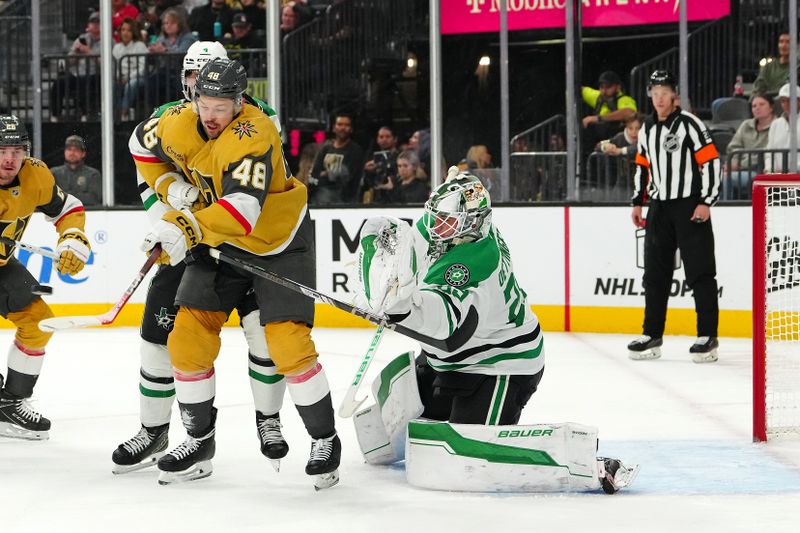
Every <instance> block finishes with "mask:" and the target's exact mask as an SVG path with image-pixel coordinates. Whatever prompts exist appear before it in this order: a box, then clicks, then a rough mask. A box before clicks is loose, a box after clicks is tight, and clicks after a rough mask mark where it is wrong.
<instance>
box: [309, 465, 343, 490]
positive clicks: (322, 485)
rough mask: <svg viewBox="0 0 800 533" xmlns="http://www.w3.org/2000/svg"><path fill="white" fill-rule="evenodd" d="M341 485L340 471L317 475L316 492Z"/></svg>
mask: <svg viewBox="0 0 800 533" xmlns="http://www.w3.org/2000/svg"><path fill="white" fill-rule="evenodd" d="M337 483H339V470H338V469H337V470H334V471H333V472H328V473H327V474H317V475H316V476H315V479H314V490H316V491H320V490H323V489H329V488H331V487H333V486H334V485H336V484H337Z"/></svg>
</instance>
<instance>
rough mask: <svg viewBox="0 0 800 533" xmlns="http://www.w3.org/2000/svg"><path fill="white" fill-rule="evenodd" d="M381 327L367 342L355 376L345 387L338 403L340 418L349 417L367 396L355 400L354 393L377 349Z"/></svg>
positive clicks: (381, 335)
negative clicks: (342, 397) (367, 345)
mask: <svg viewBox="0 0 800 533" xmlns="http://www.w3.org/2000/svg"><path fill="white" fill-rule="evenodd" d="M383 329H384V328H383V326H378V329H377V330H376V331H375V335H374V336H373V337H372V342H370V343H369V348H368V349H367V353H366V354H364V358H363V359H362V360H361V365H360V366H359V367H358V370H357V371H356V376H355V377H354V378H353V382H352V383H351V384H350V386H349V387H348V388H347V394H345V396H344V399H343V400H342V403H341V404H340V405H339V416H340V417H342V418H350V417H351V416H353V413H355V412H356V409H358V408H359V407H360V406H361V404H362V403H364V401H366V399H367V398H368V396H364V397H363V398H361V399H360V400H356V393H357V392H358V387H359V385H361V380H362V379H364V376H365V375H366V374H367V369H368V368H369V364H370V363H371V362H372V357H373V356H374V355H375V352H376V351H378V345H379V344H380V343H381V338H382V337H383Z"/></svg>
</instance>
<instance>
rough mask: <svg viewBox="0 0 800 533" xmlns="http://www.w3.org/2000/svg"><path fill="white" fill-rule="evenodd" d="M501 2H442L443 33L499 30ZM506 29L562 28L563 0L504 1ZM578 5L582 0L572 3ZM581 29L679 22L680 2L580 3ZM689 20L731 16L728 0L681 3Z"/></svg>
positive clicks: (625, 0)
mask: <svg viewBox="0 0 800 533" xmlns="http://www.w3.org/2000/svg"><path fill="white" fill-rule="evenodd" d="M500 1H501V0H441V20H442V22H441V28H442V34H445V35H446V34H455V33H479V32H497V31H500ZM506 1H507V2H508V29H509V30H530V29H536V28H559V27H564V22H565V14H564V6H565V5H566V0H506ZM575 1H576V2H579V1H581V0H575ZM582 1H583V4H582V6H583V7H582V17H583V26H585V27H592V26H634V25H639V24H662V23H669V22H678V19H679V17H680V0H582ZM684 1H686V2H688V3H687V5H686V10H687V16H688V19H689V20H712V19H717V18H720V17H724V16H726V15H729V14H730V11H731V5H730V4H731V3H730V0H691V1H690V0H684Z"/></svg>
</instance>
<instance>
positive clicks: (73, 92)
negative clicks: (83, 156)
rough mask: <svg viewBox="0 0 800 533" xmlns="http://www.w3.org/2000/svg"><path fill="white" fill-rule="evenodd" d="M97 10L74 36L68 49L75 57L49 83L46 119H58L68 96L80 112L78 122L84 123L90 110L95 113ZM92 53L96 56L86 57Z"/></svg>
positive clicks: (98, 19) (98, 27) (97, 83)
mask: <svg viewBox="0 0 800 533" xmlns="http://www.w3.org/2000/svg"><path fill="white" fill-rule="evenodd" d="M99 54H100V13H98V12H97V11H95V12H93V13H92V14H91V15H89V20H88V21H87V22H86V32H85V33H82V34H80V35H79V36H78V38H77V39H75V41H74V42H73V43H72V46H70V49H69V55H70V56H75V59H70V60H68V61H67V63H68V65H69V67H68V69H67V71H65V72H63V73H61V74H60V75H59V76H58V78H57V79H56V80H55V81H54V82H53V85H51V86H50V120H51V121H53V122H58V121H59V120H60V119H61V118H62V112H63V108H64V100H65V99H66V98H68V97H69V96H72V97H73V98H74V100H75V102H76V105H77V106H78V109H79V110H80V111H81V113H82V114H81V121H83V122H86V120H88V115H89V113H90V112H92V113H93V112H95V111H96V110H97V108H98V105H99V102H100V64H99V61H98V57H97V56H99ZM87 56H96V57H91V58H90V57H87Z"/></svg>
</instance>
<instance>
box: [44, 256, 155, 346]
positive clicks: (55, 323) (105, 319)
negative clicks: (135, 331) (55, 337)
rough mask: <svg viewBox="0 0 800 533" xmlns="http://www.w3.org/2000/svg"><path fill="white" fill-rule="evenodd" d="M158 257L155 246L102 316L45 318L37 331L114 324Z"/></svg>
mask: <svg viewBox="0 0 800 533" xmlns="http://www.w3.org/2000/svg"><path fill="white" fill-rule="evenodd" d="M159 255H161V245H160V244H156V245H155V246H154V247H153V249H152V250H151V251H150V256H149V257H148V258H147V261H145V262H144V265H142V268H140V269H139V272H138V273H137V274H136V277H135V278H133V281H131V284H130V285H128V288H127V289H125V292H124V293H123V294H122V297H121V298H120V299H119V301H117V303H116V304H114V307H112V308H111V309H109V310H108V311H107V312H105V313H103V314H102V315H95V316H56V317H53V318H46V319H44V320H42V321H40V322H39V329H40V330H42V331H47V332H52V331H61V330H64V329H71V328H88V327H91V326H105V325H107V324H111V323H112V322H114V319H116V318H117V315H119V312H120V311H122V308H123V307H124V306H125V304H126V303H128V300H129V299H130V297H131V296H132V295H133V293H134V292H135V291H136V288H137V287H139V284H140V283H141V282H142V280H143V279H144V277H145V276H146V275H147V273H148V272H149V271H150V269H151V268H152V267H153V265H154V264H155V263H156V261H157V260H158V256H159Z"/></svg>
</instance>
